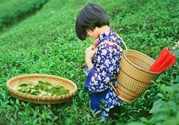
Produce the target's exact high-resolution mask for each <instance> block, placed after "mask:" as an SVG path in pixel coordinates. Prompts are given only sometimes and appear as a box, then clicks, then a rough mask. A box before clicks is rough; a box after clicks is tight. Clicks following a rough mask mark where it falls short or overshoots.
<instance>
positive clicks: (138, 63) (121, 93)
mask: <svg viewBox="0 0 179 125" xmlns="http://www.w3.org/2000/svg"><path fill="white" fill-rule="evenodd" d="M120 39H121V41H122V43H123V45H124V47H125V49H126V50H125V51H124V53H123V56H122V58H121V68H120V71H119V74H118V76H117V88H115V87H114V86H113V84H112V83H109V85H110V86H112V88H113V89H114V91H115V93H116V94H117V96H118V98H119V99H121V100H122V101H124V102H127V103H129V104H131V103H132V102H133V101H135V100H136V99H137V98H138V97H140V96H141V94H142V93H143V92H144V91H145V90H146V89H148V88H149V87H150V86H151V83H152V81H155V80H156V79H157V78H158V76H159V75H160V73H154V72H150V71H148V70H149V68H150V67H151V66H152V64H153V63H154V61H155V60H154V59H152V58H151V57H149V56H147V55H146V54H143V53H141V52H139V51H136V50H130V49H128V48H127V46H126V44H125V42H124V41H123V39H122V38H120ZM105 43H107V44H114V45H116V46H118V45H117V44H115V43H113V42H110V41H105V42H103V43H101V44H105ZM101 44H100V45H101ZM118 47H119V48H121V47H120V46H118ZM121 49H122V48H121Z"/></svg>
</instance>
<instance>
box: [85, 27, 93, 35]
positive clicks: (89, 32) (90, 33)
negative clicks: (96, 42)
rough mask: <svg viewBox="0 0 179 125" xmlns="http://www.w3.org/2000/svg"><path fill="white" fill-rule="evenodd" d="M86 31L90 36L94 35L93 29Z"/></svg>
mask: <svg viewBox="0 0 179 125" xmlns="http://www.w3.org/2000/svg"><path fill="white" fill-rule="evenodd" d="M86 33H87V35H88V36H89V37H90V36H91V35H92V33H93V31H92V30H90V29H87V30H86Z"/></svg>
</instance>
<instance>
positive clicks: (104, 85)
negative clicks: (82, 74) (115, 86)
mask: <svg viewBox="0 0 179 125" xmlns="http://www.w3.org/2000/svg"><path fill="white" fill-rule="evenodd" d="M121 51H122V50H121ZM120 58H121V54H120V51H119V50H118V49H117V47H116V46H115V45H109V44H103V45H101V46H99V47H98V49H97V53H96V54H95V59H94V60H95V61H96V65H95V66H94V67H93V68H92V69H91V71H90V72H89V74H88V77H87V80H86V83H85V89H88V90H89V91H92V92H102V91H104V90H106V89H108V88H109V85H108V84H109V82H110V81H111V79H112V76H113V73H114V72H115V71H114V70H116V62H117V61H119V60H120ZM116 72H118V71H116Z"/></svg>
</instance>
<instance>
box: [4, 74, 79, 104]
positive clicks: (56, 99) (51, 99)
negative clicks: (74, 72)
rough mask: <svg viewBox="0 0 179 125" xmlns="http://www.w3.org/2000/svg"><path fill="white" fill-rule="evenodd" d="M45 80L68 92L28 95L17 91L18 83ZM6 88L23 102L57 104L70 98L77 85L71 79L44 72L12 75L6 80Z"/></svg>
mask: <svg viewBox="0 0 179 125" xmlns="http://www.w3.org/2000/svg"><path fill="white" fill-rule="evenodd" d="M40 80H41V81H46V82H49V83H52V85H53V86H56V85H61V86H64V87H65V88H66V89H68V90H69V91H70V92H69V94H65V95H60V96H41V95H38V96H37V95H30V94H26V93H21V92H18V91H17V90H18V89H19V85H20V84H23V83H37V82H38V81H40ZM7 89H8V91H9V92H10V94H11V95H12V96H13V97H15V98H18V99H20V100H23V101H25V102H32V103H37V104H57V103H62V102H65V101H68V100H70V99H71V98H72V97H73V96H74V95H75V93H76V91H77V86H76V84H75V83H74V82H72V81H71V80H68V79H65V78H62V77H59V76H55V75H45V74H28V75H21V76H17V77H13V78H11V79H10V80H8V81H7Z"/></svg>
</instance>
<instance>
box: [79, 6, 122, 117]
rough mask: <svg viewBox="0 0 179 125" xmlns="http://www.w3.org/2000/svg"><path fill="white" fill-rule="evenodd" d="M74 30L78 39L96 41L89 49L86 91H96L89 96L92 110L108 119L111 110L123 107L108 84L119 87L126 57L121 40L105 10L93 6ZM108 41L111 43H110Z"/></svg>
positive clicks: (87, 9)
mask: <svg viewBox="0 0 179 125" xmlns="http://www.w3.org/2000/svg"><path fill="white" fill-rule="evenodd" d="M75 30H76V34H77V36H78V38H79V39H81V40H85V38H86V37H87V36H89V37H91V38H93V39H94V40H95V41H94V46H90V47H88V48H87V49H86V57H85V59H86V73H87V75H88V76H87V80H86V83H85V89H87V90H89V91H91V92H93V94H92V95H90V100H91V108H92V109H93V110H94V111H95V112H100V116H102V118H103V119H107V118H108V115H109V111H110V109H112V108H114V107H116V106H121V101H120V99H119V98H118V97H117V95H116V93H115V92H114V90H113V88H112V87H111V86H110V85H109V83H112V84H113V85H114V86H115V87H117V75H118V72H119V70H120V63H121V56H122V54H123V52H122V49H121V47H122V42H121V39H120V38H119V36H118V35H116V34H115V33H114V32H113V30H112V29H111V28H110V27H109V21H108V18H107V15H106V13H105V11H104V9H103V8H102V7H101V6H99V5H96V4H93V3H89V4H88V5H86V6H85V7H84V8H83V9H82V10H81V11H80V13H79V14H78V16H77V20H76V26H75ZM105 41H110V44H109V43H105ZM103 101H105V104H104V103H102V102H103ZM101 106H102V107H101Z"/></svg>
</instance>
